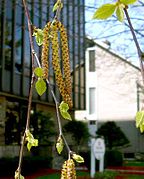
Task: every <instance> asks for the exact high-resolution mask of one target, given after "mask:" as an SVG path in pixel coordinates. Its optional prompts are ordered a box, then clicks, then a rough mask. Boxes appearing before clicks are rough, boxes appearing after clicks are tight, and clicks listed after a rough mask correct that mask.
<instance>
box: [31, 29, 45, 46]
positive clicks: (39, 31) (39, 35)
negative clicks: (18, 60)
mask: <svg viewBox="0 0 144 179" xmlns="http://www.w3.org/2000/svg"><path fill="white" fill-rule="evenodd" d="M33 36H35V39H36V43H37V44H38V46H41V45H42V44H43V30H42V29H35V30H34V33H33Z"/></svg>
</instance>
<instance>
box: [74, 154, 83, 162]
mask: <svg viewBox="0 0 144 179" xmlns="http://www.w3.org/2000/svg"><path fill="white" fill-rule="evenodd" d="M72 158H73V159H74V160H75V161H76V162H78V163H83V162H84V158H83V157H81V156H80V155H77V154H73V155H72Z"/></svg>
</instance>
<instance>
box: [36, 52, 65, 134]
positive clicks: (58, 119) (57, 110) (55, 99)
mask: <svg viewBox="0 0 144 179" xmlns="http://www.w3.org/2000/svg"><path fill="white" fill-rule="evenodd" d="M33 54H34V56H35V59H36V62H37V64H38V67H40V68H41V64H40V62H39V59H38V57H37V54H36V53H35V51H34V50H33ZM46 82H47V84H48V86H49V88H50V92H51V94H52V96H53V99H54V102H55V105H56V114H57V122H58V127H59V134H60V135H62V125H61V120H60V114H59V107H58V104H59V102H58V101H57V98H56V95H55V93H54V91H53V89H52V86H51V84H50V82H49V80H48V79H46Z"/></svg>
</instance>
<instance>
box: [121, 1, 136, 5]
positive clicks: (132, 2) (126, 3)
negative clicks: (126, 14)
mask: <svg viewBox="0 0 144 179" xmlns="http://www.w3.org/2000/svg"><path fill="white" fill-rule="evenodd" d="M137 1H138V0H120V2H121V3H123V4H125V5H129V4H134V3H135V2H137Z"/></svg>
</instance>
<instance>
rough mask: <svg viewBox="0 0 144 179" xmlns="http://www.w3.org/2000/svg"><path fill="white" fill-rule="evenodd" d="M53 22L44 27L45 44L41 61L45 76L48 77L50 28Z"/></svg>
mask: <svg viewBox="0 0 144 179" xmlns="http://www.w3.org/2000/svg"><path fill="white" fill-rule="evenodd" d="M50 25H51V22H48V23H47V24H46V26H45V27H44V29H43V46H42V56H41V63H42V68H43V78H44V79H47V78H48V56H49V30H50Z"/></svg>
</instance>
